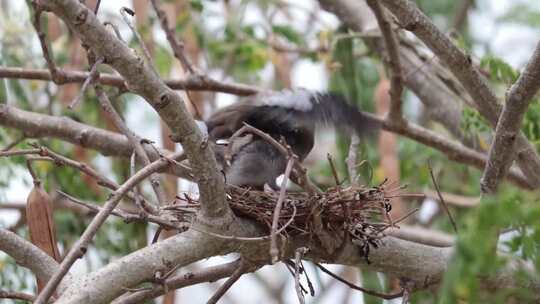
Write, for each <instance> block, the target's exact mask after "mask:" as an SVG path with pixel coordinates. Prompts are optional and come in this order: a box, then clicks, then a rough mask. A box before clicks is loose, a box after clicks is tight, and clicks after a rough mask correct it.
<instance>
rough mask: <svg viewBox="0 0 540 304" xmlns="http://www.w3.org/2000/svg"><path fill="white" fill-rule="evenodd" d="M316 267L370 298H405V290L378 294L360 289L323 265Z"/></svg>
mask: <svg viewBox="0 0 540 304" xmlns="http://www.w3.org/2000/svg"><path fill="white" fill-rule="evenodd" d="M315 265H317V267H319V269H320V270H322V271H323V272H324V273H326V274H328V275H329V276H331V277H333V278H334V279H336V280H338V281H340V282H341V283H343V284H345V285H347V286H349V287H350V288H352V289H355V290H359V291H361V292H363V293H366V294H368V295H370V296H374V297H378V298H381V299H385V300H391V299H396V298H399V297H401V296H403V290H401V291H400V292H398V293H393V294H388V293H382V292H378V291H374V290H370V289H366V288H363V287H360V286H358V285H355V284H353V283H351V282H349V281H347V280H345V279H344V278H342V277H340V276H338V275H336V274H335V273H333V272H331V271H330V270H328V269H327V268H326V267H324V266H323V265H321V264H319V263H315Z"/></svg>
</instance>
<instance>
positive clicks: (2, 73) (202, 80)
mask: <svg viewBox="0 0 540 304" xmlns="http://www.w3.org/2000/svg"><path fill="white" fill-rule="evenodd" d="M58 70H59V71H60V73H61V74H62V77H63V79H62V84H68V83H83V82H84V81H85V80H86V79H87V78H88V77H89V76H90V73H89V72H82V71H67V70H63V69H58ZM0 78H10V79H28V80H43V81H53V77H52V76H51V73H50V72H49V71H48V70H44V69H22V68H14V67H0ZM96 83H100V84H102V85H107V86H112V87H117V88H120V89H126V88H127V84H126V82H125V81H124V79H123V78H122V77H121V76H116V75H112V74H106V73H101V75H100V76H99V78H97V79H96ZM165 84H166V85H167V86H168V87H169V88H171V89H173V90H190V91H213V92H222V93H228V94H233V95H239V96H247V95H253V94H257V93H258V92H260V91H261V89H260V88H258V87H255V86H251V85H247V84H240V83H228V82H220V81H217V80H214V79H212V78H208V77H205V76H201V75H191V74H190V75H187V76H186V77H185V78H184V79H178V80H177V79H170V80H165Z"/></svg>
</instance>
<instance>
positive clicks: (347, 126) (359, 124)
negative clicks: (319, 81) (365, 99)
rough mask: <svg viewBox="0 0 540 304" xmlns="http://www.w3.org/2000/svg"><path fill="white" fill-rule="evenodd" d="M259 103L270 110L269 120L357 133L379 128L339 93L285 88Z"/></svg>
mask: <svg viewBox="0 0 540 304" xmlns="http://www.w3.org/2000/svg"><path fill="white" fill-rule="evenodd" d="M259 102H262V103H263V104H264V105H266V106H268V107H270V108H273V109H274V111H273V112H274V115H271V119H274V120H276V121H282V122H283V123H285V124H286V123H287V122H290V121H295V122H296V123H303V124H313V125H315V126H329V127H336V128H337V129H339V130H340V131H345V132H348V133H349V132H354V133H356V134H358V135H360V136H363V135H367V134H369V133H373V132H376V131H378V130H379V129H380V128H381V124H380V122H379V121H378V120H376V119H374V118H373V117H372V116H371V115H369V114H366V113H364V112H362V111H360V110H359V109H358V108H357V107H356V106H354V105H352V104H350V103H348V102H347V101H346V100H345V98H344V97H343V96H342V95H340V94H335V93H323V92H316V91H310V90H305V89H296V90H285V91H281V92H274V93H271V94H270V95H267V96H264V97H263V98H261V99H259ZM268 110H270V109H268V108H267V109H266V112H267V115H268ZM283 110H285V111H283ZM270 112H272V110H270ZM267 118H270V117H267Z"/></svg>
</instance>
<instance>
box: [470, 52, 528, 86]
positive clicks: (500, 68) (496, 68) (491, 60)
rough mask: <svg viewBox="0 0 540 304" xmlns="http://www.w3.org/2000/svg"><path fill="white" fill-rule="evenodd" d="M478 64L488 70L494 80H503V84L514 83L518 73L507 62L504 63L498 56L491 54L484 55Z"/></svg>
mask: <svg viewBox="0 0 540 304" xmlns="http://www.w3.org/2000/svg"><path fill="white" fill-rule="evenodd" d="M480 66H481V67H482V68H486V69H488V70H489V74H490V75H491V77H493V78H494V79H495V80H496V81H500V82H503V83H505V84H512V83H514V82H515V81H516V80H517V79H518V77H519V73H518V72H517V71H516V70H514V68H512V67H511V66H510V65H509V64H508V63H506V62H505V61H504V60H502V59H501V58H498V57H496V56H493V55H486V56H484V57H483V58H482V60H481V61H480Z"/></svg>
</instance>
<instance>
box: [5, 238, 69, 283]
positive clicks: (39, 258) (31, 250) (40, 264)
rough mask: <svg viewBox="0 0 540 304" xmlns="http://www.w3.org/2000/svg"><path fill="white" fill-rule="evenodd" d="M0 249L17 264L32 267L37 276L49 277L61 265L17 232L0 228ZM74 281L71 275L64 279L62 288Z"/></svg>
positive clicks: (31, 269)
mask: <svg viewBox="0 0 540 304" xmlns="http://www.w3.org/2000/svg"><path fill="white" fill-rule="evenodd" d="M0 250H1V251H3V252H5V253H6V254H7V255H9V256H11V257H12V258H13V259H15V261H16V262H17V264H19V265H21V266H23V267H26V268H28V269H30V271H32V272H33V273H34V274H35V275H36V276H38V277H40V278H44V279H49V278H50V277H51V276H52V275H53V274H54V273H55V272H56V271H57V270H58V269H59V265H58V262H56V261H55V260H54V259H53V258H52V257H50V256H49V255H48V254H46V253H45V252H43V251H42V250H41V249H39V248H38V247H36V246H35V245H34V244H32V243H30V242H28V241H27V240H25V239H23V238H22V237H20V236H18V235H17V234H15V233H13V232H11V231H9V230H7V229H3V228H0ZM71 281H72V277H71V275H66V277H65V278H64V279H63V280H62V282H61V284H60V286H61V288H66V287H67V286H68V284H70V283H71Z"/></svg>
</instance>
